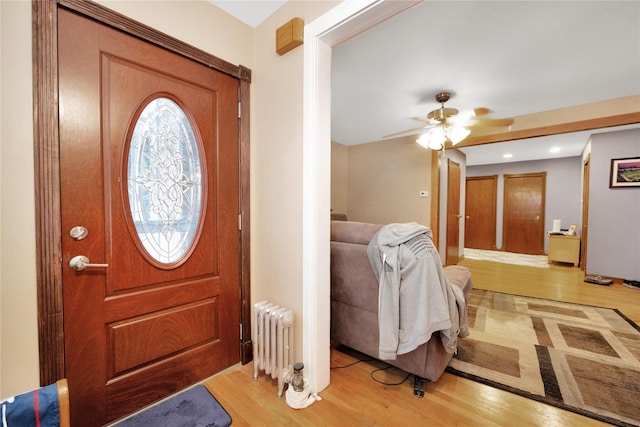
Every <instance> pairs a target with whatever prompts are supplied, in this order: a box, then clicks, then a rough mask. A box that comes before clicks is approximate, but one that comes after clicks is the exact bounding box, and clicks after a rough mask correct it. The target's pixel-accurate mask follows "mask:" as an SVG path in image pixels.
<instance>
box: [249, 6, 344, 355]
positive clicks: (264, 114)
mask: <svg viewBox="0 0 640 427" xmlns="http://www.w3.org/2000/svg"><path fill="white" fill-rule="evenodd" d="M338 3H340V2H332V1H289V2H287V3H286V4H285V5H284V6H282V7H281V8H280V9H278V11H277V12H276V13H275V14H274V15H272V16H271V17H269V18H268V19H267V20H265V22H263V23H262V24H260V25H259V26H258V27H257V28H256V30H255V34H254V44H253V45H254V52H255V55H254V60H255V62H254V64H255V67H254V68H255V70H254V71H255V73H254V80H253V84H252V88H251V91H252V105H251V111H252V113H251V114H252V119H251V123H252V134H251V174H252V175H251V200H252V205H251V259H252V271H251V282H252V285H253V293H252V298H253V302H256V301H261V300H269V301H273V302H275V303H277V304H280V305H283V306H286V307H289V308H291V309H292V310H293V312H294V316H295V320H294V321H295V322H296V326H295V334H294V340H295V345H294V347H295V354H296V360H298V359H300V358H301V355H302V347H301V343H302V118H303V117H302V114H303V108H302V101H303V84H302V80H303V49H302V47H298V48H296V49H294V50H292V51H290V52H288V53H287V54H285V55H283V56H279V55H278V54H276V53H275V32H276V29H277V28H278V27H280V26H281V25H282V24H284V23H286V22H287V21H289V20H290V19H291V18H293V17H300V18H302V19H303V20H304V21H305V24H308V23H310V22H311V21H313V20H314V19H315V18H316V17H318V16H320V15H321V14H322V13H324V12H326V11H327V10H329V9H331V8H332V7H334V6H335V5H336V4H338Z"/></svg>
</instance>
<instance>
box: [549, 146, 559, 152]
mask: <svg viewBox="0 0 640 427" xmlns="http://www.w3.org/2000/svg"><path fill="white" fill-rule="evenodd" d="M559 151H560V147H551V149H550V150H549V152H550V153H557V152H559Z"/></svg>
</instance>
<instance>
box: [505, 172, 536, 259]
mask: <svg viewBox="0 0 640 427" xmlns="http://www.w3.org/2000/svg"><path fill="white" fill-rule="evenodd" d="M546 180H547V174H546V172H541V173H528V174H518V175H505V176H504V215H503V232H502V239H503V242H504V244H503V248H504V250H505V251H507V252H515V253H521V254H531V255H543V254H544V211H545V203H544V201H545V188H546Z"/></svg>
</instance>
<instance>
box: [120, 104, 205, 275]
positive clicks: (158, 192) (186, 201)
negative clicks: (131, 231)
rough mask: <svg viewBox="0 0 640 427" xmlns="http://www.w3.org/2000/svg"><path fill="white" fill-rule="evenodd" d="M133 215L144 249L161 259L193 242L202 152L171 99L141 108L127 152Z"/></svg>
mask: <svg viewBox="0 0 640 427" xmlns="http://www.w3.org/2000/svg"><path fill="white" fill-rule="evenodd" d="M127 173H128V175H127V176H128V190H129V191H128V192H129V206H130V208H131V216H132V219H133V223H134V224H135V228H136V231H137V233H138V237H139V238H140V242H141V243H142V245H143V247H144V249H145V250H146V251H147V253H148V254H149V255H150V256H151V257H152V258H153V259H155V260H157V261H159V262H161V263H164V264H173V263H175V262H177V261H179V260H180V259H181V258H182V257H183V256H184V255H185V254H186V253H187V252H188V251H189V248H190V247H191V246H192V244H193V241H194V239H195V237H196V232H197V230H198V222H199V220H200V212H201V208H202V187H203V183H202V167H201V165H200V152H199V149H198V143H197V141H196V138H195V135H194V131H193V129H192V127H191V123H190V122H189V119H188V118H187V116H186V115H185V113H184V111H183V110H182V109H181V108H180V106H179V105H178V104H176V103H175V102H174V101H172V100H171V99H169V98H156V99H154V100H152V101H151V102H149V104H147V106H146V107H145V108H144V110H142V113H141V114H140V117H139V118H138V121H137V122H136V124H135V128H134V130H133V134H132V135H131V144H130V148H129V156H128V166H127Z"/></svg>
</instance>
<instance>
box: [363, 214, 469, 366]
mask: <svg viewBox="0 0 640 427" xmlns="http://www.w3.org/2000/svg"><path fill="white" fill-rule="evenodd" d="M431 238H432V234H431V230H430V229H429V228H428V227H426V226H423V225H420V224H418V223H415V222H410V223H402V224H387V225H385V226H384V227H382V228H381V229H380V231H378V232H377V233H376V234H375V235H374V236H373V238H372V239H371V242H370V243H369V245H368V247H367V254H368V256H369V261H370V262H371V266H372V268H373V271H374V274H375V276H376V279H377V280H378V282H379V284H380V287H379V297H378V324H379V329H380V331H379V334H380V336H379V338H380V342H379V358H381V359H386V360H395V359H396V357H397V355H400V354H405V353H408V352H410V351H412V350H414V349H416V348H417V347H418V346H420V345H421V344H424V343H426V342H427V341H429V339H430V338H431V335H432V334H433V333H435V332H440V334H441V340H442V343H443V345H444V346H445V349H446V350H447V352H449V353H454V352H455V351H456V348H457V338H458V337H461V338H464V337H466V336H468V335H469V328H468V325H467V318H466V312H467V310H466V307H465V304H466V303H465V298H464V295H463V292H462V289H460V288H459V287H458V286H451V285H450V284H449V283H448V281H447V279H446V277H445V275H444V270H443V267H442V262H441V260H440V256H439V255H438V251H437V249H436V248H435V246H434V245H433V241H432V239H431Z"/></svg>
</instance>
